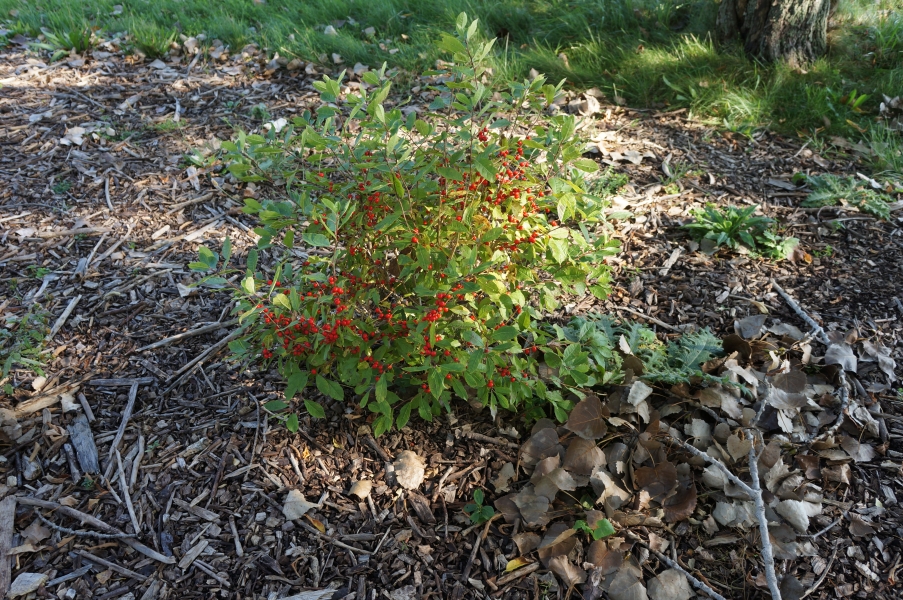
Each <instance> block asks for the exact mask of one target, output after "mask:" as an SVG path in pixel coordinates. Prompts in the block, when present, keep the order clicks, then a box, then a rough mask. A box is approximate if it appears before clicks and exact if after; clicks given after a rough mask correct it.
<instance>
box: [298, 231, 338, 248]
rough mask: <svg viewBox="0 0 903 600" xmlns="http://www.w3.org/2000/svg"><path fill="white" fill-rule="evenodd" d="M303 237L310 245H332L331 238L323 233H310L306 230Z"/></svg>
mask: <svg viewBox="0 0 903 600" xmlns="http://www.w3.org/2000/svg"><path fill="white" fill-rule="evenodd" d="M301 239H303V240H304V243H305V244H307V245H308V246H315V247H323V246H329V245H331V242H330V241H329V238H328V237H326V236H325V235H323V234H322V233H309V232H306V231H305V232H304V235H302V236H301Z"/></svg>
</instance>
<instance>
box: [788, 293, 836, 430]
mask: <svg viewBox="0 0 903 600" xmlns="http://www.w3.org/2000/svg"><path fill="white" fill-rule="evenodd" d="M771 287H773V288H774V289H775V291H776V292H777V293H778V294H780V295H781V297H782V298H783V299H784V301H785V302H787V304H788V305H789V306H790V308H792V309H793V312H795V313H796V314H797V315H798V316H799V318H801V319H802V320H803V321H805V322H806V324H807V325H809V327H811V328H812V332H813V333H814V334H815V335H816V336H817V337H818V340H819V341H820V342H821V343H822V344H824V345H825V346H830V345H831V340H830V339H829V338H828V334H827V333H825V330H824V329H822V326H821V325H819V324H818V323H816V322H815V320H814V319H813V318H812V317H810V316H809V314H808V313H807V312H806V311H805V310H803V307H801V306H800V305H799V303H798V302H797V301H796V300H794V299H793V298H792V297H791V296H790V294H788V293H787V292H786V291H784V288H782V287H781V286H780V285H778V282H777V281H775V280H774V279H772V280H771ZM838 366H839V367H840V369H839V370H838V373H839V377H840V389H839V390H838V392H837V395H838V396H839V397H840V413H839V414H838V415H837V420H836V421H834V424H833V425H831V427H830V428H828V429H826V430H825V431H823V432H822V433H821V434H819V435H818V437H816V438H815V439H813V440H812V441H813V442H814V441H816V440H819V439H822V438H825V437H828V436H830V435H834V432H836V431H837V429H838V428H839V427H840V426H841V425H842V424H843V417H844V413H845V412H846V410H847V406H849V404H850V395H849V393H848V392H847V375H846V372H845V371H844V368H843V365H838Z"/></svg>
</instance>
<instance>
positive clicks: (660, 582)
mask: <svg viewBox="0 0 903 600" xmlns="http://www.w3.org/2000/svg"><path fill="white" fill-rule="evenodd" d="M648 592H649V598H650V600H689V598H690V597H691V596H692V595H693V590H691V589H690V582H689V581H687V577H686V575H684V574H683V573H681V572H680V571H678V570H677V569H668V570H667V571H663V572H661V573H659V574H658V576H657V577H653V578H652V579H651V580H650V581H649V587H648Z"/></svg>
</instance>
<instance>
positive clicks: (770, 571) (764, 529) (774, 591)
mask: <svg viewBox="0 0 903 600" xmlns="http://www.w3.org/2000/svg"><path fill="white" fill-rule="evenodd" d="M752 442H753V443H752V444H750V446H749V476H750V477H751V478H752V489H753V491H754V492H755V493H754V494H753V501H755V503H756V518H757V519H758V520H759V536H760V537H761V538H762V561H763V562H764V563H765V579H766V580H767V581H768V589H769V590H770V591H771V598H772V600H781V588H780V585H779V584H778V576H777V573H775V570H774V548H772V546H771V536H770V534H769V533H768V517H766V516H765V499H764V498H763V497H762V486H761V484H760V483H759V459H758V457H757V456H756V443H755V438H753V439H752Z"/></svg>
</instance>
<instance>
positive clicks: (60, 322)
mask: <svg viewBox="0 0 903 600" xmlns="http://www.w3.org/2000/svg"><path fill="white" fill-rule="evenodd" d="M81 299H82V297H81V294H79V295H78V296H76V297H75V298H73V299H72V300H70V301H69V304H68V305H67V306H66V310H64V311H63V314H61V315H60V318H59V319H57V320H56V323H54V324H53V327H51V328H50V333H49V334H47V339H48V340H52V339H53V336H55V335H56V334H57V333H59V331H60V329H62V328H63V325H65V324H66V320H67V319H69V315H71V314H72V311H73V310H75V307H76V305H77V304H78V303H79V302H81Z"/></svg>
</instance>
